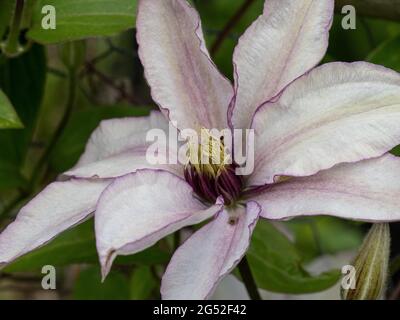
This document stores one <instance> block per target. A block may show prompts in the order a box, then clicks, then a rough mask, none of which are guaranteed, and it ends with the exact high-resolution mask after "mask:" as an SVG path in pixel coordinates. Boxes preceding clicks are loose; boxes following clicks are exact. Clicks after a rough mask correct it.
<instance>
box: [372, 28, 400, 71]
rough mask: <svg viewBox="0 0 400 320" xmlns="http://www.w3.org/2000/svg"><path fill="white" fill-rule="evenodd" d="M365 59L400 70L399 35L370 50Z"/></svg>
mask: <svg viewBox="0 0 400 320" xmlns="http://www.w3.org/2000/svg"><path fill="white" fill-rule="evenodd" d="M367 60H368V61H369V62H372V63H376V64H380V65H383V66H385V67H387V68H391V69H393V70H396V71H398V72H400V35H398V36H397V37H395V38H393V39H390V40H388V41H386V42H384V43H383V44H382V45H380V46H379V47H378V48H377V49H375V50H374V51H372V52H371V53H370V54H369V56H368V58H367Z"/></svg>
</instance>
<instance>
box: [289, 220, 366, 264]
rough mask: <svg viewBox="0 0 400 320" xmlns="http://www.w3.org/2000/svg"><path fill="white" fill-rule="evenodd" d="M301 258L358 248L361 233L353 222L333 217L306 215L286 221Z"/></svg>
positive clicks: (361, 239)
mask: <svg viewBox="0 0 400 320" xmlns="http://www.w3.org/2000/svg"><path fill="white" fill-rule="evenodd" d="M287 226H288V227H289V228H290V229H291V230H292V231H293V233H294V236H295V245H296V247H297V249H298V250H299V252H301V255H302V257H303V259H305V260H310V259H312V258H315V257H316V256H318V255H320V254H335V253H338V252H341V251H346V250H354V249H357V248H359V246H360V245H361V243H362V241H363V233H362V232H361V230H360V229H359V228H357V226H356V225H355V224H354V222H349V221H345V220H341V219H338V218H333V217H326V216H325V217H307V218H299V219H294V220H291V221H288V222H287Z"/></svg>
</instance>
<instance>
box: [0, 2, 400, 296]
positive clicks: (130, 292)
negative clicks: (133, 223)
mask: <svg viewBox="0 0 400 320" xmlns="http://www.w3.org/2000/svg"><path fill="white" fill-rule="evenodd" d="M191 2H192V3H193V4H194V5H195V6H196V8H197V9H198V10H199V12H200V15H201V17H202V22H203V29H204V33H205V36H206V42H207V45H208V47H209V48H213V50H212V53H213V56H214V60H215V62H216V64H217V65H218V67H219V68H220V69H221V70H222V72H223V73H224V74H225V75H226V76H227V77H229V78H231V79H232V73H233V72H232V71H233V67H232V59H231V57H232V53H233V50H234V48H235V45H236V43H237V41H238V39H239V37H240V35H241V34H242V33H243V32H244V31H245V30H246V28H247V27H248V26H249V25H250V24H251V23H252V21H253V20H254V19H256V18H257V17H258V15H259V14H260V13H261V12H262V7H263V3H264V1H263V0H255V1H254V2H253V3H252V5H251V6H249V7H248V8H247V9H246V12H244V14H243V15H242V16H241V18H240V19H239V20H238V21H236V23H235V24H234V25H233V26H232V28H231V29H230V30H229V32H228V35H227V36H226V37H225V38H223V39H222V41H221V38H220V35H221V31H222V30H224V28H226V26H227V25H228V24H229V22H230V21H231V19H232V17H234V16H235V15H236V14H237V13H238V9H239V8H241V7H242V5H243V1H240V0H237V1H232V0H198V1H196V0H192V1H191ZM25 4H26V7H25V11H24V16H23V21H22V22H21V25H20V30H19V31H20V37H19V41H20V45H21V48H22V49H23V50H22V51H21V54H20V55H19V56H17V57H8V56H5V55H4V54H0V129H1V130H0V228H1V227H2V226H5V225H6V224H7V223H8V222H9V220H10V218H11V219H12V218H13V217H14V215H15V213H16V212H17V211H18V208H19V207H21V205H23V204H24V203H25V202H27V201H28V200H29V199H30V198H31V197H32V196H33V195H34V194H35V193H37V192H38V191H39V190H40V189H41V188H43V187H44V186H45V185H46V184H48V183H49V182H50V181H52V180H54V179H55V178H56V177H57V175H58V174H60V173H61V172H63V171H64V170H66V169H68V168H70V167H72V166H73V165H74V164H75V163H76V161H77V160H78V158H79V156H80V155H81V154H82V152H83V151H84V148H85V144H86V142H87V140H88V138H89V136H90V134H91V133H92V131H93V130H94V129H95V128H96V127H97V126H98V125H99V123H100V122H101V121H102V120H105V119H111V118H118V117H127V116H132V117H134V116H144V115H147V114H148V113H149V111H150V110H151V109H152V108H154V104H153V102H152V101H151V99H150V95H149V90H148V87H147V85H146V82H145V80H144V78H143V74H142V71H143V70H142V67H141V65H140V62H139V60H138V57H137V44H136V43H135V42H134V26H135V16H136V4H137V1H136V0H91V1H87V0H26V1H25ZM14 5H15V0H2V1H1V2H0V42H2V43H5V41H6V40H7V37H8V36H9V34H10V25H11V21H12V18H13V8H14ZM43 5H53V6H54V7H55V8H56V9H57V13H56V17H57V29H56V30H45V29H43V28H42V27H41V21H42V18H43V16H44V14H43V13H42V7H43ZM341 18H342V16H341V15H336V16H335V19H334V22H333V27H332V31H331V33H330V46H329V49H328V53H327V55H326V57H325V58H324V60H323V62H329V61H336V60H340V61H355V60H366V61H370V62H373V63H377V64H380V65H383V66H386V67H389V68H392V69H394V70H397V71H400V23H396V22H393V21H385V20H379V19H370V18H367V17H358V18H357V28H356V30H343V29H342V27H341ZM217 39H218V40H217ZM77 40H80V42H77ZM216 41H221V43H220V46H219V48H217V49H215V48H216ZM82 43H84V47H85V48H84V49H82V51H79V52H80V54H78V55H72V56H68V55H67V56H66V55H65V52H66V51H65V50H67V49H68V48H69V49H71V48H74V47H76V46H80V45H81V44H82ZM62 48H63V49H62ZM66 48H67V49H66ZM60 51H61V54H60ZM62 52H64V53H62ZM60 55H61V57H60ZM71 59H72V60H71ZM71 66H73V67H71ZM71 78H72V79H74V81H73V83H71V81H70V79H71ZM71 85H72V86H71ZM71 89H73V90H71ZM71 93H73V96H72V97H71ZM70 107H71V108H70ZM393 152H394V153H395V154H396V155H400V148H395V149H394V151H393ZM279 224H280V228H283V229H285V230H286V232H285V233H283V232H281V231H280V228H277V225H274V224H271V223H269V222H266V221H262V222H260V223H259V225H258V226H257V227H256V229H255V232H254V236H253V239H252V243H251V246H250V249H249V252H248V260H249V263H250V267H251V270H252V271H253V273H254V277H255V279H256V282H257V285H258V286H259V287H260V288H263V289H266V290H270V291H275V292H284V293H298V294H299V293H310V292H316V291H321V290H324V289H327V288H329V287H331V286H332V285H334V284H335V283H336V282H337V280H338V279H339V276H340V273H339V271H338V270H331V271H328V272H325V273H322V274H318V275H314V274H310V273H309V272H307V271H306V269H307V268H306V265H307V264H308V263H310V262H312V261H313V260H314V259H315V258H318V257H321V256H323V255H326V254H336V253H340V252H342V251H352V250H353V251H354V250H356V249H357V248H358V247H359V245H360V243H361V241H362V237H363V230H362V229H361V227H360V224H355V223H350V222H347V221H343V220H340V219H334V218H328V217H310V218H302V219H297V220H294V221H290V222H281V223H279ZM286 233H290V234H291V236H292V237H291V238H293V239H289V238H290V237H288V236H287V234H286ZM168 240H171V239H167V241H160V242H159V243H157V244H156V245H155V246H153V247H152V248H149V249H147V250H145V251H143V252H140V253H138V254H135V255H132V256H125V257H118V258H117V259H116V261H115V268H114V269H113V271H112V272H111V273H110V275H109V276H108V277H107V280H106V281H105V282H104V283H101V279H100V270H99V267H98V262H97V261H98V257H97V253H96V246H95V238H94V225H93V221H87V222H85V223H83V224H82V225H80V226H78V227H76V228H73V229H71V230H69V231H66V232H64V233H63V234H61V235H60V236H59V237H57V238H56V239H55V240H53V241H52V242H50V243H49V244H47V245H45V246H43V247H42V248H40V249H38V250H36V251H34V252H31V253H29V254H27V255H25V256H23V257H21V258H19V259H18V260H17V261H15V262H14V263H12V264H11V265H9V266H7V267H6V268H5V269H4V270H3V272H5V273H7V274H16V273H18V274H19V273H26V272H30V273H34V274H40V269H41V267H42V266H43V265H47V264H50V265H54V266H56V267H58V268H61V269H60V270H63V272H64V271H65V273H67V270H68V267H69V266H71V265H79V269H78V271H77V277H76V280H75V281H74V284H73V288H72V289H71V290H70V292H69V293H68V295H67V298H69V297H73V298H76V299H147V298H158V297H159V286H160V279H159V277H160V275H162V272H163V270H164V267H165V265H166V264H167V263H168V261H169V259H170V256H171V254H172V250H171V247H172V246H171V244H170V242H171V241H168ZM0 280H1V276H0ZM63 298H65V297H63Z"/></svg>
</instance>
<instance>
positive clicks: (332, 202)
mask: <svg viewBox="0 0 400 320" xmlns="http://www.w3.org/2000/svg"><path fill="white" fill-rule="evenodd" d="M253 199H254V200H255V201H257V202H258V203H259V204H260V205H261V206H262V210H263V211H262V213H261V215H262V216H263V217H264V218H268V219H288V218H292V217H297V216H313V215H332V216H337V217H341V218H348V219H354V220H362V221H372V222H380V221H398V220H400V158H397V157H395V156H392V155H384V156H382V157H380V158H376V159H369V160H364V161H360V162H357V163H346V164H340V165H337V166H335V167H334V168H332V169H329V170H325V171H321V172H319V173H318V174H316V175H314V176H311V177H301V178H291V179H289V180H288V181H286V182H281V183H277V184H275V185H271V186H270V187H267V188H266V189H265V190H264V191H263V192H262V193H261V194H259V195H258V196H255V197H254V198H253Z"/></svg>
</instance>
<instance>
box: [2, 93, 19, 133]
mask: <svg viewBox="0 0 400 320" xmlns="http://www.w3.org/2000/svg"><path fill="white" fill-rule="evenodd" d="M22 127H23V125H22V123H21V120H19V118H18V115H17V113H16V112H15V110H14V108H13V106H12V105H11V102H10V100H8V98H7V96H6V95H5V94H4V92H3V91H2V90H0V129H19V128H22Z"/></svg>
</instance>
